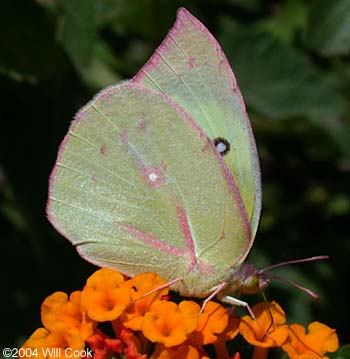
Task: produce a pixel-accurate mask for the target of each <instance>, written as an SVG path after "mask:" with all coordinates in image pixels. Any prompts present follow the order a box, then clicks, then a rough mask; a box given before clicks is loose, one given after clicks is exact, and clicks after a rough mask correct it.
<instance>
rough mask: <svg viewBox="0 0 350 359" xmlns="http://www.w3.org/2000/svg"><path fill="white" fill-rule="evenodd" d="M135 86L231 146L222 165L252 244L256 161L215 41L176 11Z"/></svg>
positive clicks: (236, 90)
mask: <svg viewBox="0 0 350 359" xmlns="http://www.w3.org/2000/svg"><path fill="white" fill-rule="evenodd" d="M133 82H134V83H139V84H142V85H143V86H146V87H149V88H152V89H154V90H157V91H160V92H162V93H164V94H166V95H167V96H169V97H170V98H172V99H173V100H174V101H175V102H177V103H178V104H179V105H180V106H182V107H183V108H184V109H185V110H186V111H187V112H188V113H189V114H190V115H191V116H192V117H193V118H194V119H195V121H196V122H197V123H198V125H199V126H200V127H201V128H202V129H203V130H204V132H205V133H206V134H207V136H208V137H209V138H210V139H211V140H214V139H216V138H218V137H223V138H226V139H227V140H228V141H229V142H230V146H231V150H230V151H229V153H228V154H226V155H225V156H224V160H225V162H226V165H227V166H228V168H229V169H230V171H231V173H232V175H233V176H234V179H235V181H236V183H237V186H238V188H239V192H240V195H241V197H242V201H243V204H244V207H245V210H246V212H247V215H248V218H249V221H250V226H251V233H252V238H254V236H255V233H256V230H257V227H258V223H259V219H260V212H261V179H260V168H259V160H258V156H257V151H256V146H255V140H254V137H253V133H252V129H251V125H250V122H249V119H248V116H247V113H246V110H245V105H244V102H243V99H242V95H241V93H240V90H239V88H238V85H237V83H236V79H235V76H234V74H233V72H232V70H231V67H230V65H229V63H228V61H227V59H226V57H225V55H224V53H223V51H222V49H221V47H220V45H219V44H218V42H217V41H216V40H215V38H214V37H213V36H212V35H211V34H210V32H209V31H208V30H207V29H206V27H205V26H204V25H203V24H202V23H201V22H200V21H198V20H197V19H196V18H195V17H193V16H192V15H191V14H190V13H189V12H188V11H187V10H185V9H184V8H180V9H179V10H178V16H177V20H176V23H175V24H174V26H173V28H172V29H171V30H170V32H169V33H168V35H167V37H166V38H165V39H164V41H163V43H162V44H161V45H160V46H159V48H158V49H157V50H156V51H155V53H154V54H153V55H152V57H151V58H150V60H149V61H148V62H147V63H146V65H145V66H144V67H143V68H142V69H141V70H140V71H139V72H138V74H137V75H136V76H135V77H134V78H133ZM252 242H253V241H252ZM252 242H251V244H252Z"/></svg>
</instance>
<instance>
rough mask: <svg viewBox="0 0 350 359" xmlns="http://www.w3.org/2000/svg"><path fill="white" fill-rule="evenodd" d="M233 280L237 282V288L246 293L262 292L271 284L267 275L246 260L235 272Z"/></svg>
mask: <svg viewBox="0 0 350 359" xmlns="http://www.w3.org/2000/svg"><path fill="white" fill-rule="evenodd" d="M232 281H233V282H234V283H235V284H234V285H235V290H237V291H239V292H241V293H245V294H254V293H257V292H260V291H261V290H263V289H264V288H266V287H267V286H268V285H269V284H270V281H269V280H268V279H267V278H266V276H265V275H263V274H262V273H260V270H258V269H257V268H256V267H255V266H254V265H253V264H251V263H249V262H245V263H244V264H243V265H242V266H241V267H240V268H239V269H238V270H237V271H236V272H235V273H234V274H233V277H232Z"/></svg>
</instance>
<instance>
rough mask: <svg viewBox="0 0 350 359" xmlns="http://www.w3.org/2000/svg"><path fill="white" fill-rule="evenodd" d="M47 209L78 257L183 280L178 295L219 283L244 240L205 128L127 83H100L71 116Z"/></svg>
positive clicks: (239, 213)
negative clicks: (100, 87) (97, 90)
mask: <svg viewBox="0 0 350 359" xmlns="http://www.w3.org/2000/svg"><path fill="white" fill-rule="evenodd" d="M47 213H48V217H49V220H50V221H51V223H52V224H53V225H54V227H55V228H56V229H57V230H58V231H59V232H60V233H61V234H63V235H64V236H65V237H66V238H67V239H69V240H70V241H71V242H72V243H73V244H74V245H75V246H76V247H77V250H78V252H79V253H80V254H81V255H82V256H83V257H84V258H85V259H87V260H88V261H90V262H93V263H95V264H97V265H100V266H106V267H112V268H115V269H117V270H119V271H121V272H122V273H124V274H127V275H130V276H132V275H136V274H139V273H143V272H146V271H154V272H157V273H158V274H159V275H161V276H163V277H164V278H165V279H166V280H169V281H170V280H172V279H175V278H183V282H184V283H183V285H182V284H181V285H182V286H183V287H181V288H182V289H181V288H180V289H178V290H179V291H180V292H182V293H183V294H185V295H186V294H188V295H195V296H203V295H206V294H207V293H208V291H210V289H212V288H213V287H215V286H216V285H218V284H220V283H221V281H222V279H223V277H225V276H227V274H226V273H227V271H228V270H229V269H230V268H231V269H232V268H236V267H238V266H239V265H240V264H241V263H242V262H243V260H244V259H245V257H246V255H247V253H248V251H249V248H250V243H251V236H250V228H249V221H248V218H247V215H246V212H245V210H244V207H243V204H242V202H241V198H240V195H239V191H238V189H237V186H236V184H235V182H234V179H233V177H232V175H231V173H230V171H229V170H228V169H227V166H226V165H225V163H224V161H223V160H222V158H221V156H220V155H219V154H218V152H217V151H216V149H215V147H214V146H213V145H212V143H211V142H210V141H209V140H208V138H207V136H206V135H205V134H204V133H203V131H202V130H201V128H200V127H199V126H198V125H197V123H196V122H195V121H194V120H193V119H192V117H191V116H190V115H189V114H187V113H186V112H185V111H184V110H183V109H182V108H181V107H179V106H178V105H177V104H176V103H174V102H173V101H172V100H171V99H169V98H168V97H167V96H165V95H163V94H161V93H160V92H156V91H153V90H151V89H148V88H144V87H142V86H140V85H137V84H133V83H124V84H122V85H119V86H114V87H110V88H107V89H105V90H104V91H102V92H101V93H100V94H98V95H97V96H96V97H95V98H94V99H93V100H92V101H91V102H90V103H89V104H88V105H87V106H85V107H84V108H83V109H82V110H81V111H80V112H79V113H78V114H77V116H76V118H75V120H74V121H73V122H72V124H71V126H70V129H69V132H68V134H67V135H66V137H65V139H64V141H63V142H62V144H61V146H60V149H59V153H58V158H57V162H56V164H55V167H54V169H53V172H52V174H51V177H50V186H49V201H48V207H47ZM224 279H225V278H224Z"/></svg>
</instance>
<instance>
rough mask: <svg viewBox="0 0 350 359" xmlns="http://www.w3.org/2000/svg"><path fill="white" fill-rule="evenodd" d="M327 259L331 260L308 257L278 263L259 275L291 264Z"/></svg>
mask: <svg viewBox="0 0 350 359" xmlns="http://www.w3.org/2000/svg"><path fill="white" fill-rule="evenodd" d="M325 259H329V256H315V257H308V258H302V259H295V260H292V261H286V262H281V263H277V264H272V265H270V266H267V267H265V268H263V269H261V270H259V274H262V273H264V272H266V271H268V270H271V269H275V268H279V267H283V266H286V265H289V264H299V263H306V262H315V261H321V260H325Z"/></svg>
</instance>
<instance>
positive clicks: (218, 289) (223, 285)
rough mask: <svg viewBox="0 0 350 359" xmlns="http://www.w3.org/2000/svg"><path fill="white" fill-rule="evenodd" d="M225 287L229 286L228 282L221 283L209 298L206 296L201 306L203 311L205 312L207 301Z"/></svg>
mask: <svg viewBox="0 0 350 359" xmlns="http://www.w3.org/2000/svg"><path fill="white" fill-rule="evenodd" d="M225 287H227V283H226V282H224V283H221V284H220V285H218V286H217V287H216V288H215V290H214V291H213V292H212V293H211V294H210V295H209V297H208V298H206V299H205V300H204V302H203V304H202V308H201V311H200V312H201V313H202V312H203V310H204V308H205V306H206V305H207V303H208V302H209V301H210V300H212V299H213V298H214V297H215V296H216V295H217V294H218V293H220V292H221V291H222V290H223V289H224V288H225Z"/></svg>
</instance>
